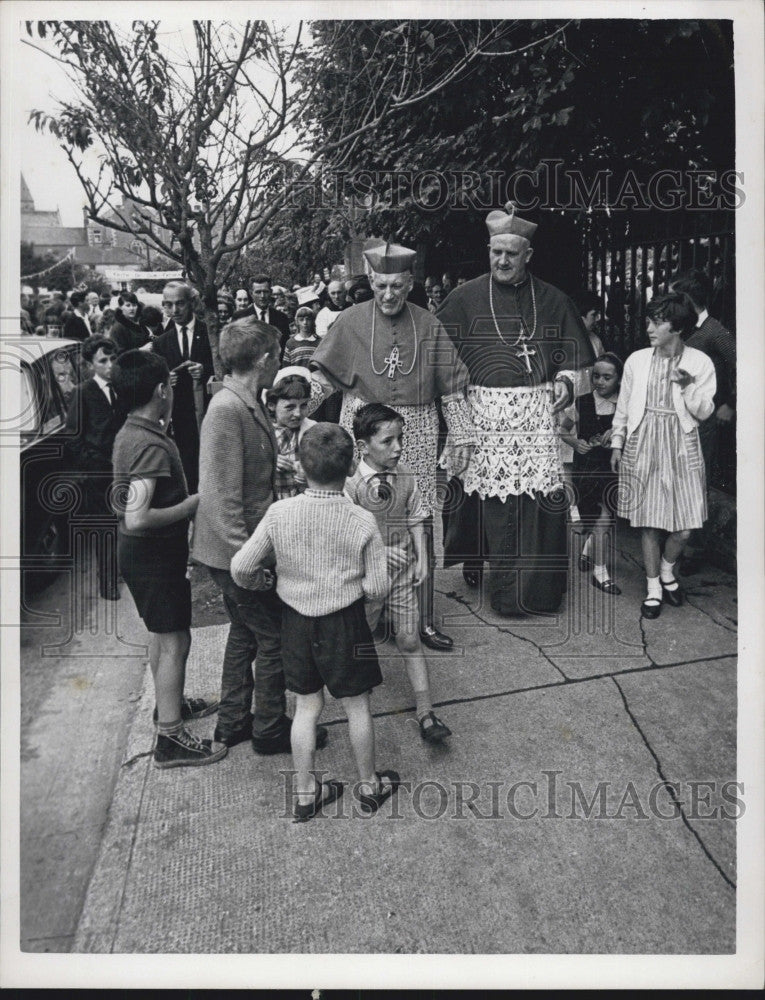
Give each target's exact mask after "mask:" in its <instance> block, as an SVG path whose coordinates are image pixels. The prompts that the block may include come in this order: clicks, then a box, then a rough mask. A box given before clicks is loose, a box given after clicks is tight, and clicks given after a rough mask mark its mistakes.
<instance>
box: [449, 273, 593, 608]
mask: <svg viewBox="0 0 765 1000" xmlns="http://www.w3.org/2000/svg"><path fill="white" fill-rule="evenodd" d="M490 280H492V279H490V276H489V275H486V274H485V275H482V276H481V277H480V278H476V279H474V280H473V281H469V282H466V283H465V284H464V285H460V286H459V287H457V288H455V289H454V291H453V292H451V293H450V295H449V296H448V297H447V298H446V299H445V301H444V302H443V303H442V305H441V308H440V309H439V310H438V313H437V315H438V318H439V319H440V320H441V322H442V323H443V324H444V326H445V327H446V330H447V332H448V333H449V335H450V336H451V337H452V339H453V340H454V342H455V344H456V345H457V348H458V351H459V354H460V357H461V358H462V360H463V361H464V362H465V364H466V366H467V368H468V372H469V374H470V384H471V386H486V387H488V388H492V389H517V388H520V387H524V386H526V387H531V386H541V385H544V384H545V383H549V382H551V381H552V380H553V378H554V377H555V375H556V374H557V373H558V372H561V371H574V370H576V369H578V368H581V367H584V366H586V365H590V364H592V362H593V352H592V346H591V344H590V341H589V338H588V336H587V332H586V330H585V328H584V325H583V323H582V320H581V317H580V316H579V314H578V311H577V309H576V307H575V306H574V303H573V302H572V301H571V299H570V298H569V297H568V296H567V295H564V293H563V292H561V291H560V290H559V289H557V288H555V287H554V286H553V285H548V284H547V283H546V282H543V281H540V280H539V279H538V278H535V277H532V276H531V275H528V276H527V278H526V280H525V281H523V282H522V283H521V284H520V285H516V286H508V285H500V284H498V283H497V282H494V281H493V280H492V285H491V298H490V295H489V290H490V286H489V281H490ZM532 283H533V294H532ZM492 307H493V309H492ZM535 314H536V315H535ZM497 328H499V333H498V332H497ZM499 334H501V335H502V336H501V337H500V335H499ZM521 335H523V336H521ZM524 344H525V345H526V346H524ZM508 395H511V394H508ZM487 446H488V447H490V444H489V443H488V442H485V443H484V448H486V447H487ZM480 447H481V446H480V444H479V448H480ZM548 451H549V449H548ZM463 478H464V477H463ZM567 509H568V503H567V500H566V496H565V493H564V490H563V488H562V487H560V486H559V487H557V488H553V489H551V490H549V491H548V492H541V491H539V490H534V492H533V496H532V495H529V493H527V492H525V491H523V490H521V491H520V492H519V493H518V494H517V495H516V494H514V493H511V494H510V495H508V496H507V497H506V498H505V499H504V500H502V499H500V497H499V496H491V495H488V496H487V497H486V499H484V500H481V499H480V498H479V495H478V493H476V492H471V493H469V494H465V493H464V491H463V490H462V482H461V481H459V480H455V479H452V481H451V482H450V490H449V497H448V499H447V502H446V504H445V506H444V532H445V537H444V553H445V563H446V565H447V566H449V565H454V564H456V563H460V562H466V561H467V562H470V561H471V560H481V561H484V560H488V562H489V568H490V571H491V572H490V576H489V594H490V599H491V605H492V607H493V608H494V610H495V611H497V612H498V613H499V614H503V615H513V614H524V613H528V612H532V613H538V612H551V611H556V610H557V609H558V607H559V606H560V602H561V599H562V596H563V594H564V592H565V590H566V582H567V543H566V511H567Z"/></svg>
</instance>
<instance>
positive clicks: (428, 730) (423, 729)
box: [418, 711, 452, 743]
mask: <svg viewBox="0 0 765 1000" xmlns="http://www.w3.org/2000/svg"><path fill="white" fill-rule="evenodd" d="M418 721H419V724H420V736H422V738H423V739H424V740H425V742H426V743H440V742H441V741H442V740H445V739H446V737H447V736H451V735H452V731H451V729H449V727H448V726H447V725H446V723H444V722H442V721H441V720H440V719H439V718H438V716H437V715H436V714H435V712H432V711H431V712H428V713H426V714H425V715H423V717H422V718H421V719H419V720H418ZM426 722H427V723H429V725H425V723H426Z"/></svg>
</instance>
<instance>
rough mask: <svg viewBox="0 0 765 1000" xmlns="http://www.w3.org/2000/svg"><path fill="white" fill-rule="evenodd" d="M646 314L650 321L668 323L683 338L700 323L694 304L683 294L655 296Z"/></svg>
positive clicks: (669, 293)
mask: <svg viewBox="0 0 765 1000" xmlns="http://www.w3.org/2000/svg"><path fill="white" fill-rule="evenodd" d="M645 313H646V316H648V318H649V319H654V320H656V319H658V320H660V321H666V322H668V323H669V324H670V326H671V327H672V329H673V330H674V331H675V332H676V333H679V334H680V335H681V336H687V334H689V333H690V332H691V331H692V330H693V329H694V328H695V326H696V323H697V321H698V316H697V315H696V310H695V309H694V308H693V303H692V302H691V300H690V299H689V298H688V296H687V295H685V294H684V293H683V292H667V293H666V294H664V295H654V297H653V298H652V299H651V301H650V302H649V303H648V305H647V306H646V309H645Z"/></svg>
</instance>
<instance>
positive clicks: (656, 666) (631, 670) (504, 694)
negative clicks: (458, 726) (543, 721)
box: [322, 653, 736, 726]
mask: <svg viewBox="0 0 765 1000" xmlns="http://www.w3.org/2000/svg"><path fill="white" fill-rule="evenodd" d="M734 659H736V654H735V653H726V654H725V655H723V656H700V657H699V658H698V659H695V660H676V661H675V662H673V663H653V662H652V663H651V664H649V665H648V666H641V667H625V669H624V670H617V671H615V672H614V673H602V674H589V675H588V676H587V677H567V678H566V679H565V680H562V681H548V682H546V683H544V684H529V685H528V686H527V687H520V688H506V689H505V690H503V691H492V692H491V693H489V694H474V695H470V696H469V697H464V698H444V699H442V700H441V701H434V702H433V707H434V708H441V707H443V706H444V705H471V704H473V702H478V701H491V699H492V698H508V697H509V696H510V695H514V694H527V693H528V692H530V691H546V690H548V689H550V688H564V687H570V686H571V685H573V684H589V683H590V682H591V681H602V680H613V679H614V678H615V677H629V676H630V675H632V674H642V673H647V672H650V671H653V670H672V669H673V668H674V667H692V666H695V665H696V664H698V663H717V662H718V661H720V660H734ZM414 710H415V706H414V705H407V706H405V707H403V708H389V709H385V710H384V711H380V712H373V713H372V716H373V718H375V719H386V718H390V717H391V716H393V715H407V714H408V713H411V712H414ZM347 722H348V720H347V719H345V718H341V719H327V720H326V721H325V722H322V725H323V726H344V725H346V724H347Z"/></svg>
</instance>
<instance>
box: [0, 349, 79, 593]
mask: <svg viewBox="0 0 765 1000" xmlns="http://www.w3.org/2000/svg"><path fill="white" fill-rule="evenodd" d="M8 350H10V347H9V348H8ZM15 351H17V357H18V361H19V374H20V408H19V417H18V430H19V444H20V455H19V468H20V475H21V489H20V494H19V496H20V504H21V553H20V554H21V571H22V592H24V593H34V592H35V591H36V590H39V589H41V587H43V586H46V585H47V584H48V583H50V582H51V581H52V579H53V578H54V575H55V574H56V573H57V572H60V571H61V570H63V569H64V568H65V567H66V566H70V565H72V563H73V555H74V554H73V552H72V551H71V548H72V546H71V541H70V536H69V517H70V515H71V513H72V511H73V510H76V508H77V503H78V499H77V498H78V496H79V492H80V490H79V487H78V484H77V481H76V478H75V477H74V476H73V475H72V473H71V471H70V469H69V466H70V461H69V460H68V458H67V453H66V442H67V440H68V438H67V433H66V411H67V406H68V403H69V400H70V398H71V396H72V393H73V392H74V389H75V387H76V386H77V385H78V384H79V383H80V382H81V381H82V380H83V378H85V377H87V375H86V372H85V370H84V366H83V363H82V362H81V359H80V344H79V343H78V342H77V341H75V340H64V339H59V338H47V337H24V338H23V341H20V342H19V344H18V345H16V347H15ZM6 353H8V351H6Z"/></svg>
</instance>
